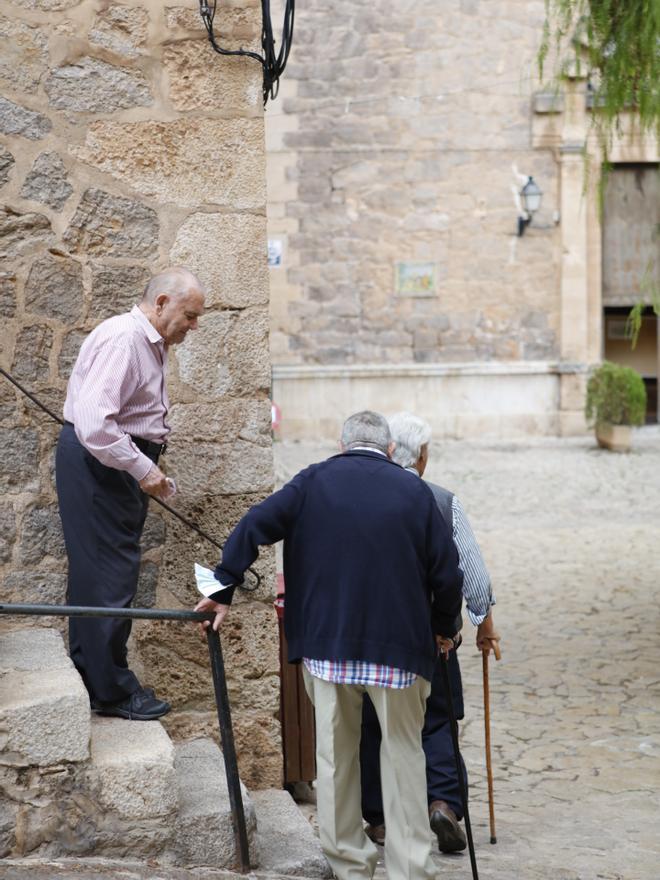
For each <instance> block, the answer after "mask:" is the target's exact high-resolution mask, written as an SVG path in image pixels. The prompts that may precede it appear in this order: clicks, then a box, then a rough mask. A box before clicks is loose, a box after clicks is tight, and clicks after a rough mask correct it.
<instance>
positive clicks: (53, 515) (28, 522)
mask: <svg viewBox="0 0 660 880" xmlns="http://www.w3.org/2000/svg"><path fill="white" fill-rule="evenodd" d="M65 556H66V551H65V549H64V535H63V534H62V523H61V520H60V515H59V508H58V506H57V504H49V505H47V506H45V507H38V506H36V505H35V506H34V507H30V508H29V509H28V510H27V512H26V513H25V515H24V516H23V522H22V524H21V536H20V544H19V549H18V558H19V562H20V563H21V564H23V565H36V564H38V563H40V562H42V561H43V560H44V559H45V558H47V557H52V558H53V559H57V560H62V561H63V560H64V559H65Z"/></svg>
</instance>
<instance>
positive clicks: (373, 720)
mask: <svg viewBox="0 0 660 880" xmlns="http://www.w3.org/2000/svg"><path fill="white" fill-rule="evenodd" d="M449 680H450V684H451V692H452V700H453V703H454V711H455V713H456V718H463V715H464V709H463V685H462V682H461V670H460V667H459V665H458V658H457V656H456V651H452V652H451V653H450V655H449ZM380 740H381V736H380V727H379V725H378V718H377V717H376V712H375V710H374V707H373V705H372V704H371V700H370V699H369V697H365V698H364V703H363V707H362V739H361V741H360V772H361V779H362V815H363V817H364V818H365V819H366V821H367V822H368V823H369V824H370V825H382V824H383V822H384V817H383V797H382V793H381V787H380V757H379V753H380ZM422 746H423V747H424V754H425V755H426V793H427V797H428V802H429V804H430V803H431V802H432V801H436V800H440V801H445V802H446V803H447V804H448V805H449V806H450V807H451V809H452V810H453V811H454V812H455V813H456V816H457V817H458V818H459V819H462V818H463V804H462V802H461V790H460V788H459V784H458V774H457V772H456V760H455V758H454V747H453V745H452V740H451V728H450V726H449V711H448V709H447V701H446V700H445V691H444V687H443V684H442V677H441V669H440V661H438V662H437V663H436V667H435V670H434V673H433V680H432V682H431V695H430V697H429V698H428V701H427V703H426V714H425V716H424V729H423V730H422ZM461 766H462V768H463V778H464V781H465V787H466V790H467V772H466V770H465V764H464V763H463V758H462V757H461Z"/></svg>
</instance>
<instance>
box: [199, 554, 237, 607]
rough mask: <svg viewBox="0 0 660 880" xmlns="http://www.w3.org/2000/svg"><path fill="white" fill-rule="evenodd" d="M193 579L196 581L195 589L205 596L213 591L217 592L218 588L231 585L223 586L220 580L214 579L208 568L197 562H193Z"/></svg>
mask: <svg viewBox="0 0 660 880" xmlns="http://www.w3.org/2000/svg"><path fill="white" fill-rule="evenodd" d="M195 580H196V581H197V589H198V590H199V592H200V593H201V594H202V596H205V597H206V598H208V597H209V596H212V595H213V594H214V593H219V592H220V590H228V589H229V587H230V586H231V584H228V585H227V586H226V587H223V586H222V584H221V583H220V581H219V580H216V578H215V577H214V575H213V572H212V571H211V569H210V568H204V566H203V565H199V564H198V563H197V562H196V563H195Z"/></svg>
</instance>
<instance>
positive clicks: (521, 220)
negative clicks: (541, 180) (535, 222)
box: [518, 176, 543, 236]
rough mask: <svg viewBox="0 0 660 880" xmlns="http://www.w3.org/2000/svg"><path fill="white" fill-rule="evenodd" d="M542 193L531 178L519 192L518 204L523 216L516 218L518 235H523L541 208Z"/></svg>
mask: <svg viewBox="0 0 660 880" xmlns="http://www.w3.org/2000/svg"><path fill="white" fill-rule="evenodd" d="M542 198H543V193H542V192H541V189H540V187H539V185H538V184H537V183H536V181H535V180H534V178H533V177H531V176H530V177H529V179H528V180H527V183H526V184H525V185H524V186H523V188H522V189H521V190H520V202H521V205H522V209H523V212H524V214H523V215H522V216H519V217H518V235H519V236H521V235H524V234H525V229H526V227H527V226H529V224H530V223H531V222H532V217H533V216H534V214H535V213H536V212H537V211H538V209H539V208H540V207H541V199H542Z"/></svg>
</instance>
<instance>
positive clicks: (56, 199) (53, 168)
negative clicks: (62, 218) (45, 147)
mask: <svg viewBox="0 0 660 880" xmlns="http://www.w3.org/2000/svg"><path fill="white" fill-rule="evenodd" d="M72 192H73V187H72V186H71V184H70V183H69V181H68V180H67V170H66V168H65V166H64V162H63V161H62V159H61V158H60V156H59V155H58V154H57V153H42V154H41V155H40V156H38V157H37V159H36V161H35V163H34V165H33V166H32V170H31V171H30V173H29V174H28V176H27V177H26V178H25V183H24V184H23V187H22V189H21V196H22V197H23V198H24V199H32V201H35V202H43V203H44V204H45V205H50V207H51V208H54V209H55V210H56V211H59V210H60V209H61V208H62V207H63V206H64V203H65V202H66V200H67V199H68V198H69V196H70V195H71V193H72Z"/></svg>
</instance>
